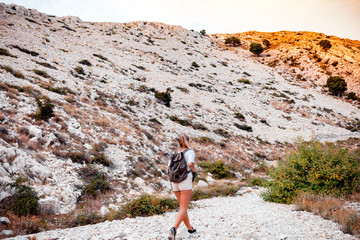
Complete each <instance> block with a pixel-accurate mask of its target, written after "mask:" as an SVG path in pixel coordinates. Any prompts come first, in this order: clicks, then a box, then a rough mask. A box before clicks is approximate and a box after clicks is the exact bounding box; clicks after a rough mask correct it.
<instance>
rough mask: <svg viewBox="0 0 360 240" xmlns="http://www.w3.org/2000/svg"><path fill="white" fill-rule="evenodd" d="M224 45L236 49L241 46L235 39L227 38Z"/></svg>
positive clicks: (238, 40) (237, 39)
mask: <svg viewBox="0 0 360 240" xmlns="http://www.w3.org/2000/svg"><path fill="white" fill-rule="evenodd" d="M225 44H231V45H233V47H236V46H240V45H241V41H240V39H239V38H237V37H228V38H226V39H225Z"/></svg>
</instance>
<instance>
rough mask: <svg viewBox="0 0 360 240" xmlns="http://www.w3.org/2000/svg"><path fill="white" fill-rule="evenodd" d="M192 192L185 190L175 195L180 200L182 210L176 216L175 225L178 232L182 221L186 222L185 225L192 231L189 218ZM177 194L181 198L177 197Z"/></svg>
mask: <svg viewBox="0 0 360 240" xmlns="http://www.w3.org/2000/svg"><path fill="white" fill-rule="evenodd" d="M191 192H192V190H185V191H181V192H177V193H175V196H176V198H177V199H178V201H179V205H180V210H179V212H178V214H177V215H176V219H175V224H174V227H175V229H176V230H177V229H178V227H179V226H180V224H181V222H182V221H184V224H185V225H186V227H187V228H188V229H192V227H191V225H190V220H189V216H188V214H187V209H188V206H189V203H190V199H191ZM177 194H179V196H177Z"/></svg>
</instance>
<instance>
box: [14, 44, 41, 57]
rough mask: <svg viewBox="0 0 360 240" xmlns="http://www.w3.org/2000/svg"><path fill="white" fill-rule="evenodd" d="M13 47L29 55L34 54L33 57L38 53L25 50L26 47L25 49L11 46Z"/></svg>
mask: <svg viewBox="0 0 360 240" xmlns="http://www.w3.org/2000/svg"><path fill="white" fill-rule="evenodd" d="M13 47H14V48H16V49H18V50H20V51H21V52H23V53H26V54H29V55H31V56H34V57H36V56H38V55H39V53H37V52H34V51H30V50H27V49H25V48H22V47H19V46H16V45H15V46H13Z"/></svg>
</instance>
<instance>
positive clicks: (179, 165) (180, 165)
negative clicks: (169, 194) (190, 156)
mask: <svg viewBox="0 0 360 240" xmlns="http://www.w3.org/2000/svg"><path fill="white" fill-rule="evenodd" d="M187 151H189V149H185V150H184V151H182V152H175V153H173V154H172V155H171V156H170V166H169V169H168V175H169V180H170V181H171V182H173V183H179V182H181V181H184V180H185V179H186V178H187V176H188V173H189V172H190V171H188V170H187V163H186V159H185V153H186V152H187Z"/></svg>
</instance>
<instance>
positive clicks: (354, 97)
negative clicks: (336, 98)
mask: <svg viewBox="0 0 360 240" xmlns="http://www.w3.org/2000/svg"><path fill="white" fill-rule="evenodd" d="M347 99H351V100H359V97H358V96H356V93H354V92H349V94H348V95H347Z"/></svg>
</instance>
